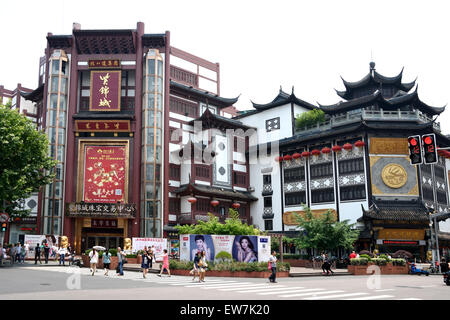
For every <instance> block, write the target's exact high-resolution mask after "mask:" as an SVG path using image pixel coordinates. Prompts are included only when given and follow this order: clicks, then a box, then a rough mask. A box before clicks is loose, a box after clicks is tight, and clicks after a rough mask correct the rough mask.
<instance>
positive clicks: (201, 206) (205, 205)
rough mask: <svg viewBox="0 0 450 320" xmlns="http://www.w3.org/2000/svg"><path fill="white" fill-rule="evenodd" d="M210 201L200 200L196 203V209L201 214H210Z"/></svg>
mask: <svg viewBox="0 0 450 320" xmlns="http://www.w3.org/2000/svg"><path fill="white" fill-rule="evenodd" d="M209 202H210V201H209V199H198V200H197V202H196V208H197V211H199V212H208V211H210V203H209Z"/></svg>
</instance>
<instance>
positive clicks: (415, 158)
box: [408, 136, 422, 164]
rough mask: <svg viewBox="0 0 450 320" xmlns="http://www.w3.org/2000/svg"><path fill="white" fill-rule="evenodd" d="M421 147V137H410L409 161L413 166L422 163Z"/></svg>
mask: <svg viewBox="0 0 450 320" xmlns="http://www.w3.org/2000/svg"><path fill="white" fill-rule="evenodd" d="M420 146H421V144H420V136H411V137H408V147H409V159H410V161H411V164H421V163H422V149H421V147H420Z"/></svg>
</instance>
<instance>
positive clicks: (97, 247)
mask: <svg viewBox="0 0 450 320" xmlns="http://www.w3.org/2000/svg"><path fill="white" fill-rule="evenodd" d="M92 249H95V250H103V251H105V250H106V248H105V247H102V246H94V247H92Z"/></svg>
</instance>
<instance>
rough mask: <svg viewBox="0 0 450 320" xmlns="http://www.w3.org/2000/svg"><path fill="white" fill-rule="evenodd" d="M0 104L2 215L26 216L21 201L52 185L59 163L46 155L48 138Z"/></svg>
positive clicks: (17, 113)
mask: <svg viewBox="0 0 450 320" xmlns="http://www.w3.org/2000/svg"><path fill="white" fill-rule="evenodd" d="M10 107H11V105H10V103H7V104H6V105H3V104H1V103H0V212H7V213H8V214H9V215H10V216H11V217H12V218H15V217H18V216H26V215H27V214H28V212H27V211H26V210H25V211H21V210H18V209H17V206H18V201H19V200H21V199H24V198H27V197H29V196H30V194H31V193H32V192H36V191H38V190H39V188H40V187H41V186H43V185H46V184H48V183H50V182H51V179H52V178H53V176H54V175H53V174H50V173H49V171H50V170H51V169H52V168H53V167H54V166H55V165H56V162H55V161H53V160H52V159H51V158H49V157H48V156H47V153H48V139H47V137H46V136H45V134H43V133H41V132H39V131H37V130H36V127H35V126H34V124H33V123H32V121H31V120H29V119H27V118H26V117H24V116H23V115H21V114H19V112H18V111H16V110H11V108H10Z"/></svg>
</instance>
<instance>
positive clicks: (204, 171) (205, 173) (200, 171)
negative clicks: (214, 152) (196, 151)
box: [195, 165, 209, 179]
mask: <svg viewBox="0 0 450 320" xmlns="http://www.w3.org/2000/svg"><path fill="white" fill-rule="evenodd" d="M195 177H196V178H207V179H209V166H202V165H196V166H195Z"/></svg>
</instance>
